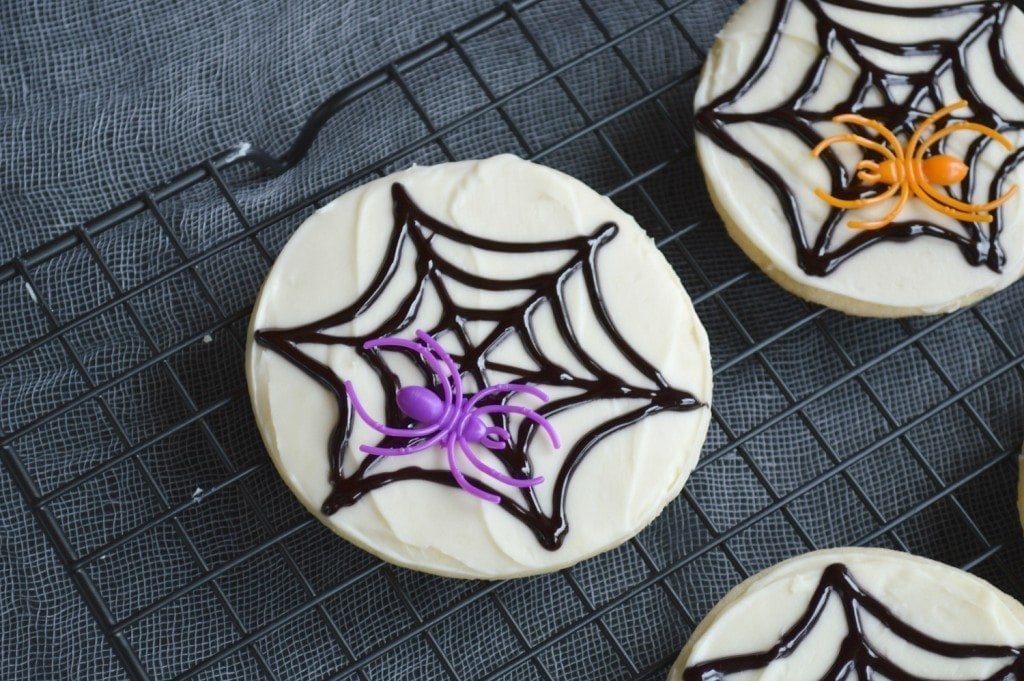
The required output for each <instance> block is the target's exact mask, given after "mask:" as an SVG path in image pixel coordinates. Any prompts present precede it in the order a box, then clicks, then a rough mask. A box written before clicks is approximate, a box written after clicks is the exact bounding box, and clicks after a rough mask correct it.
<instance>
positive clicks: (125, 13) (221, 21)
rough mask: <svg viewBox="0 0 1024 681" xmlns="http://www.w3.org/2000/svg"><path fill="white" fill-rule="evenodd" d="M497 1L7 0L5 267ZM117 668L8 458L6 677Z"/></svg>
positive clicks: (86, 674) (2, 131)
mask: <svg viewBox="0 0 1024 681" xmlns="http://www.w3.org/2000/svg"><path fill="white" fill-rule="evenodd" d="M495 4H496V3H495V2H493V0H458V1H456V2H452V1H451V0H415V2H412V1H410V0H375V1H374V2H362V1H361V0H341V1H339V0H287V1H285V0H275V1H270V2H262V1H261V2H237V1H236V2H207V1H206V0H183V1H182V0H179V1H173V0H172V1H166V0H157V1H154V2H142V3H140V2H136V1H135V0H111V1H104V2H98V3H94V2H62V1H61V2H51V1H48V0H11V1H10V2H3V3H0V183H2V184H0V263H3V262H6V261H8V260H10V259H11V258H13V257H15V256H16V255H19V254H20V253H22V252H24V251H27V250H28V249H30V248H33V247H35V246H37V245H39V244H41V243H43V242H44V241H46V240H48V239H50V238H53V237H55V236H57V235H59V234H61V233H63V232H65V231H67V229H68V228H69V227H71V226H73V225H75V224H80V223H82V222H83V221H85V220H87V219H89V218H91V217H94V216H95V215H97V214H99V213H101V212H103V211H105V210H107V209H109V208H111V207H113V206H115V205H117V204H118V203H120V202H122V201H124V200H125V199H127V198H129V197H131V196H134V195H135V194H137V193H138V192H139V191H141V190H143V189H148V188H150V187H153V186H155V185H157V184H159V183H160V182H163V181H166V180H167V179H168V178H170V177H171V176H172V175H173V174H175V173H176V172H177V171H179V170H182V169H184V168H186V167H188V166H190V165H192V164H194V163H196V162H197V161H199V160H201V159H203V158H206V157H207V156H210V155H211V154H213V153H214V152H217V151H221V150H223V149H227V148H229V147H232V146H235V145H237V144H239V143H241V142H243V141H246V142H251V143H254V144H258V145H260V146H263V147H264V148H266V149H268V150H269V151H272V152H278V153H279V152H280V151H282V150H283V149H284V148H286V147H287V145H288V144H289V143H290V142H291V140H292V138H293V137H294V136H295V134H296V133H297V132H298V130H299V128H300V127H301V126H302V124H303V123H304V122H305V119H306V117H307V116H308V115H309V113H310V112H311V111H312V110H313V109H314V108H315V107H316V106H317V105H318V104H319V103H320V102H322V101H323V100H324V99H325V98H326V97H327V96H328V95H330V94H331V93H332V92H334V91H335V90H337V89H338V88H339V87H341V86H343V85H344V84H346V83H348V82H349V81H351V80H353V79H355V78H357V77H359V76H361V75H363V74H365V73H366V72H368V71H371V70H373V69H374V68H376V67H379V66H381V65H383V64H385V63H387V62H388V61H389V60H391V59H394V58H396V57H398V56H400V55H401V54H403V53H405V52H407V51H409V50H411V49H413V48H416V47H418V46H420V45H421V44H422V43H424V42H425V41H427V40H431V39H433V38H436V37H437V36H438V35H440V34H441V33H442V32H444V31H447V30H450V29H452V28H454V27H456V26H458V25H459V24H462V23H464V22H465V21H467V20H469V19H471V18H472V17H473V16H475V15H477V14H479V13H480V12H482V11H484V10H486V9H488V8H490V7H493V6H494V5H495ZM2 321H3V322H9V320H6V319H5V320H2ZM5 407H6V405H3V404H0V409H4V408H5ZM120 674H123V672H121V671H120V668H119V667H118V665H117V662H116V660H115V658H114V656H113V653H111V651H110V649H109V647H108V646H107V644H106V643H105V642H104V641H103V638H102V636H101V635H100V634H99V630H98V627H96V626H95V624H94V623H93V622H92V620H91V616H90V615H89V613H88V611H87V610H86V608H85V606H84V605H83V604H82V602H81V600H80V599H79V597H78V596H77V595H76V592H75V591H74V589H73V587H72V585H71V582H70V580H69V579H68V578H67V576H66V575H65V574H64V572H63V569H62V568H61V567H60V564H59V563H58V561H57V560H56V559H55V556H54V555H53V552H52V551H51V550H50V549H49V547H48V545H47V543H46V540H45V539H44V537H43V536H42V533H41V532H40V531H39V529H38V527H37V525H36V522H35V520H34V519H33V517H32V516H31V515H30V514H29V513H28V512H27V509H26V508H25V506H24V504H23V503H22V502H21V499H20V495H19V494H18V493H17V491H16V488H15V487H14V485H13V483H12V481H11V480H10V478H9V476H8V474H7V471H6V469H4V468H0V678H4V679H13V678H32V679H58V678H74V677H78V678H93V677H94V678H114V677H116V676H118V675H120Z"/></svg>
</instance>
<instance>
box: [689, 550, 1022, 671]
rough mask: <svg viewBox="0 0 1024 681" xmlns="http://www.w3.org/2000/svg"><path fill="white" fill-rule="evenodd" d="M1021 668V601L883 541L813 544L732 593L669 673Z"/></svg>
mask: <svg viewBox="0 0 1024 681" xmlns="http://www.w3.org/2000/svg"><path fill="white" fill-rule="evenodd" d="M872 676H873V677H874V678H884V679H887V680H888V681H920V680H921V679H943V680H945V681H958V680H961V679H989V680H991V681H996V680H1000V681H1011V680H1015V679H1021V678H1024V605H1021V604H1020V603H1018V602H1017V601H1015V600H1014V599H1012V598H1011V597H1010V596H1008V595H1006V594H1004V593H1002V592H1001V591H999V590H998V589H996V588H995V587H994V586H992V585H991V584H989V583H988V582H986V581H984V580H982V579H980V578H978V577H975V576H974V575H971V574H969V573H967V572H964V571H962V570H958V569H956V568H952V567H949V566H948V565H944V564H942V563H937V562H935V561H932V560H928V559H925V558H919V557H916V556H912V555H909V554H905V553H898V552H895V551H889V550H886V549H867V548H845V549H831V550H826V551H817V552H814V553H808V554H806V555H803V556H799V557H797V558H793V559H792V560H788V561H785V562H783V563H780V564H778V565H775V566H774V567H771V568H769V569H767V570H765V571H764V572H761V573H760V574H757V575H755V576H753V577H751V578H750V579H748V580H747V581H745V582H743V583H742V584H740V585H739V586H738V587H736V588H735V589H733V590H732V591H730V592H729V593H728V594H727V595H726V596H725V598H723V599H722V601H721V602H720V603H719V604H718V605H717V606H715V608H714V609H713V610H712V611H711V612H710V613H709V614H708V616H707V617H706V618H705V619H704V621H703V622H701V624H700V626H698V627H697V630H696V631H695V632H694V634H693V636H692V637H691V638H690V640H689V642H688V643H687V644H686V647H685V648H684V649H683V652H682V654H681V655H680V656H679V658H678V660H677V661H676V663H675V666H673V668H672V671H671V672H670V674H669V681H711V680H713V679H714V680H719V679H733V678H735V679H754V678H765V679H786V680H787V681H804V680H807V681H818V680H820V679H829V680H837V679H865V678H872Z"/></svg>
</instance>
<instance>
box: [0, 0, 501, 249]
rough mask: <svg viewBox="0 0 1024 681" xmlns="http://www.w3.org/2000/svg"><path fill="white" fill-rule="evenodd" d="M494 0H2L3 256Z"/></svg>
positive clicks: (297, 115)
mask: <svg viewBox="0 0 1024 681" xmlns="http://www.w3.org/2000/svg"><path fill="white" fill-rule="evenodd" d="M495 4H497V3H496V2H494V1H493V0H457V1H455V2H452V1H451V0H415V1H414V2H412V1H409V0H375V1H374V2H362V1H360V0H341V1H338V0H335V1H334V2H328V1H324V0H297V1H284V0H272V1H268V2H238V1H235V2H202V1H194V0H171V1H168V0H157V1H155V2H143V3H140V2H134V1H133V0H111V1H105V2H48V1H46V0H38V1H37V0H12V1H11V2H4V3H2V6H0V178H2V182H3V189H2V191H0V225H2V228H0V262H6V261H7V260H9V259H10V258H13V257H14V256H15V255H17V254H19V253H21V252H22V251H24V250H26V249H28V248H30V247H32V246H35V245H37V244H39V243H41V242H43V241H45V240H46V239H49V238H51V237H53V236H56V235H58V234H60V233H62V232H64V231H65V230H67V228H68V227H71V226H72V225H75V224H77V223H81V222H83V221H84V220H87V219H89V218H91V217H93V216H95V215H97V214H99V213H100V212H102V211H104V210H106V209H108V208H110V207H112V206H115V205H117V204H118V203H120V202H122V201H124V200H125V199H127V198H129V197H131V196H134V195H135V194H136V193H138V192H139V191H140V190H141V189H147V188H150V187H152V186H154V185H156V184H158V183H159V182H162V181H164V180H166V179H168V178H169V177H170V176H171V175H172V174H174V173H175V172H177V171H179V170H182V169H184V168H186V167H188V166H190V165H192V164H194V163H195V162H196V161H198V160H201V159H203V158H205V157H207V156H209V155H211V154H212V153H214V152H217V151H221V150H223V149H227V148H229V147H232V146H235V145H237V144H239V143H240V142H250V143H252V144H255V145H257V146H261V147H263V148H266V149H267V150H268V151H272V152H280V151H282V150H283V149H284V147H285V146H286V145H287V144H288V143H290V142H291V140H292V138H293V137H294V135H295V133H296V132H298V129H299V127H301V125H302V123H303V122H304V121H305V118H306V116H307V115H309V113H310V112H311V111H312V110H313V109H314V108H315V107H316V106H317V105H318V104H319V103H320V102H322V101H323V100H324V99H325V98H326V97H327V96H328V95H330V94H331V93H332V92H334V91H335V90H337V89H338V88H339V87H341V86H342V85H344V84H346V83H348V82H349V81H351V80H353V79H355V78H357V77H359V76H361V75H363V74H365V73H367V72H368V71H371V70H373V69H374V68H376V67H379V66H381V65H383V64H385V63H386V62H387V61H389V60H390V59H394V58H395V57H398V56H399V55H401V54H402V53H404V52H407V51H409V50H411V49H413V48H415V47H419V46H420V45H421V44H422V43H424V42H426V41H427V40H431V39H434V38H436V37H438V36H439V35H440V34H441V33H442V32H444V31H447V30H451V29H453V28H455V27H457V26H459V25H460V24H462V23H464V22H466V21H467V20H469V19H471V18H472V17H473V16H475V15H477V14H479V13H480V12H481V11H483V10H485V9H487V8H490V7H493V6H494V5H495Z"/></svg>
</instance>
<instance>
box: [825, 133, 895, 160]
mask: <svg viewBox="0 0 1024 681" xmlns="http://www.w3.org/2000/svg"><path fill="white" fill-rule="evenodd" d="M838 142H852V143H853V144H856V145H857V146H860V147H864V148H866V149H871V150H872V151H877V152H878V153H879V154H881V155H882V156H883V157H884V158H886V159H896V158H898V157H897V156H896V154H895V153H894V152H893V151H892V150H890V149H889V148H888V147H886V146H885V145H884V144H880V143H878V142H876V141H875V140H873V139H868V138H867V137H864V136H863V135H855V134H854V133H852V132H850V133H846V134H843V135H834V136H832V137H827V138H825V139H823V140H822V141H821V142H820V143H819V144H818V146H816V147H814V149H812V150H811V156H813V157H815V158H818V157H819V156H821V152H823V151H825V149H827V148H828V147H830V146H832V145H833V144H836V143H838ZM898 143H899V142H898V141H897V144H898Z"/></svg>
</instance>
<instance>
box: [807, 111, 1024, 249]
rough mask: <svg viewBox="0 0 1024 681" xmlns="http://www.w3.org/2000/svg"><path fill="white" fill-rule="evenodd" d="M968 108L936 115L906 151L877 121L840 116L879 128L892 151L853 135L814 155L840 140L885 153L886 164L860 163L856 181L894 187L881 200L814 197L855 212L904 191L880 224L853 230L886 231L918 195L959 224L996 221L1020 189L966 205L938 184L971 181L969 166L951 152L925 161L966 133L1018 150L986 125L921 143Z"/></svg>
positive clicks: (860, 224)
mask: <svg viewBox="0 0 1024 681" xmlns="http://www.w3.org/2000/svg"><path fill="white" fill-rule="evenodd" d="M965 106H967V102H966V101H963V100H961V101H959V102H956V103H955V104H950V105H949V106H947V107H945V108H942V109H939V110H938V111H936V112H935V113H933V114H932V115H931V116H929V117H928V118H926V119H925V120H924V121H923V122H922V123H921V125H919V126H918V127H917V130H915V131H914V134H913V135H912V136H911V137H910V140H909V141H908V142H907V146H906V147H904V146H903V145H901V144H900V141H899V140H898V139H897V138H896V135H894V134H893V133H892V131H891V130H889V129H888V128H886V127H885V126H884V125H882V124H881V123H879V122H878V121H875V120H872V119H870V118H865V117H864V116H859V115H857V114H843V115H841V116H836V117H835V118H833V119H832V120H833V121H834V122H836V123H852V124H854V125H860V126H863V127H865V128H868V129H869V130H874V131H875V132H877V133H878V134H879V135H881V137H882V139H883V140H885V141H886V142H888V145H889V146H888V147H887V146H885V145H884V144H881V143H880V142H876V141H875V140H872V139H868V138H867V137H864V136H863V135H856V134H853V133H848V134H845V135H836V136H834V137H829V138H828V139H826V140H823V141H822V142H821V144H819V145H818V146H816V147H815V148H814V149H813V150H812V151H811V154H812V155H813V156H814V157H815V158H817V157H818V156H819V155H821V152H823V151H824V150H825V149H827V148H828V147H830V146H832V145H833V144H836V143H837V142H853V143H854V144H857V145H859V146H862V147H864V148H866V149H871V150H872V151H876V152H878V153H879V154H881V155H882V157H883V158H884V159H885V160H884V161H882V162H881V163H877V162H875V161H869V160H863V161H861V162H860V163H858V164H857V170H858V173H857V177H858V178H860V179H861V180H863V181H864V182H866V183H867V184H868V185H869V186H870V185H875V184H878V183H881V184H885V185H889V188H888V189H886V190H885V191H884V192H882V193H880V194H878V195H876V196H871V197H868V198H866V199H855V200H852V201H851V200H845V199H839V198H836V197H835V196H832V195H830V194H828V193H827V192H825V191H823V190H822V189H815V190H814V193H815V194H817V195H818V197H819V198H821V199H822V200H823V201H826V202H828V203H829V204H831V205H832V206H835V207H836V208H843V209H847V210H853V209H856V208H864V207H866V206H873V205H875V204H878V203H881V202H883V201H886V200H887V199H890V198H892V197H893V196H895V195H896V193H897V192H899V200H898V201H897V202H896V205H895V206H894V207H893V209H892V210H890V211H889V212H888V213H887V214H886V215H885V216H883V217H882V218H880V219H878V220H851V221H850V223H849V224H850V227H853V228H854V229H881V228H882V227H885V226H886V225H888V224H889V223H891V222H892V221H893V220H894V219H896V216H897V215H899V214H900V211H902V210H903V207H904V206H906V205H907V201H909V200H910V197H911V196H916V197H917V198H919V199H920V200H921V201H923V202H924V203H925V204H927V205H928V206H930V207H931V208H934V209H935V210H937V211H939V212H940V213H943V214H944V215H948V216H950V217H952V218H956V219H957V220H964V221H966V222H983V223H988V222H992V215H990V214H989V211H992V210H995V209H996V208H998V207H999V206H1001V205H1003V204H1004V203H1006V202H1007V201H1009V200H1010V198H1011V197H1012V196H1013V195H1014V194H1016V193H1017V186H1016V185H1014V186H1013V187H1011V188H1010V190H1009V191H1008V192H1006V193H1005V194H1003V195H1002V196H1000V197H999V198H998V199H996V200H995V201H989V202H988V203H964V202H963V201H958V200H957V199H954V198H953V197H952V196H949V195H948V194H944V193H943V192H940V191H939V190H937V189H936V188H935V187H934V186H933V185H938V186H940V187H948V186H950V185H953V184H956V183H958V182H961V181H962V180H963V179H964V178H965V177H967V172H968V167H967V165H966V164H965V163H964V162H963V161H961V160H960V159H958V158H956V157H955V156H950V155H948V154H933V155H932V156H929V157H928V158H925V154H927V153H928V150H929V149H931V148H932V147H933V146H935V144H937V143H938V142H939V141H940V140H942V139H944V138H946V137H948V136H949V135H952V134H953V133H955V132H959V131H961V130H971V131H973V132H977V133H980V134H982V135H985V136H986V137H989V138H991V139H993V140H995V141H996V142H999V143H1000V144H1001V145H1003V147H1005V148H1006V150H1007V151H1013V144H1012V143H1011V142H1010V140H1008V139H1007V138H1006V137H1005V136H1003V135H1001V134H1000V133H999V132H997V131H995V130H993V129H992V128H989V127H987V126H985V125H981V124H980V123H971V122H969V121H960V122H958V123H954V124H953V125H950V126H947V127H945V128H942V129H941V130H939V131H937V132H935V133H934V134H933V135H932V136H931V137H928V138H927V139H925V140H924V141H923V142H922V141H921V138H922V137H923V136H924V133H925V132H926V131H927V130H928V129H929V128H931V127H932V126H933V125H935V124H936V123H937V122H938V121H940V120H941V119H943V118H945V117H946V116H948V115H949V114H950V113H952V112H953V111H956V110H957V109H960V108H963V107H965Z"/></svg>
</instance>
